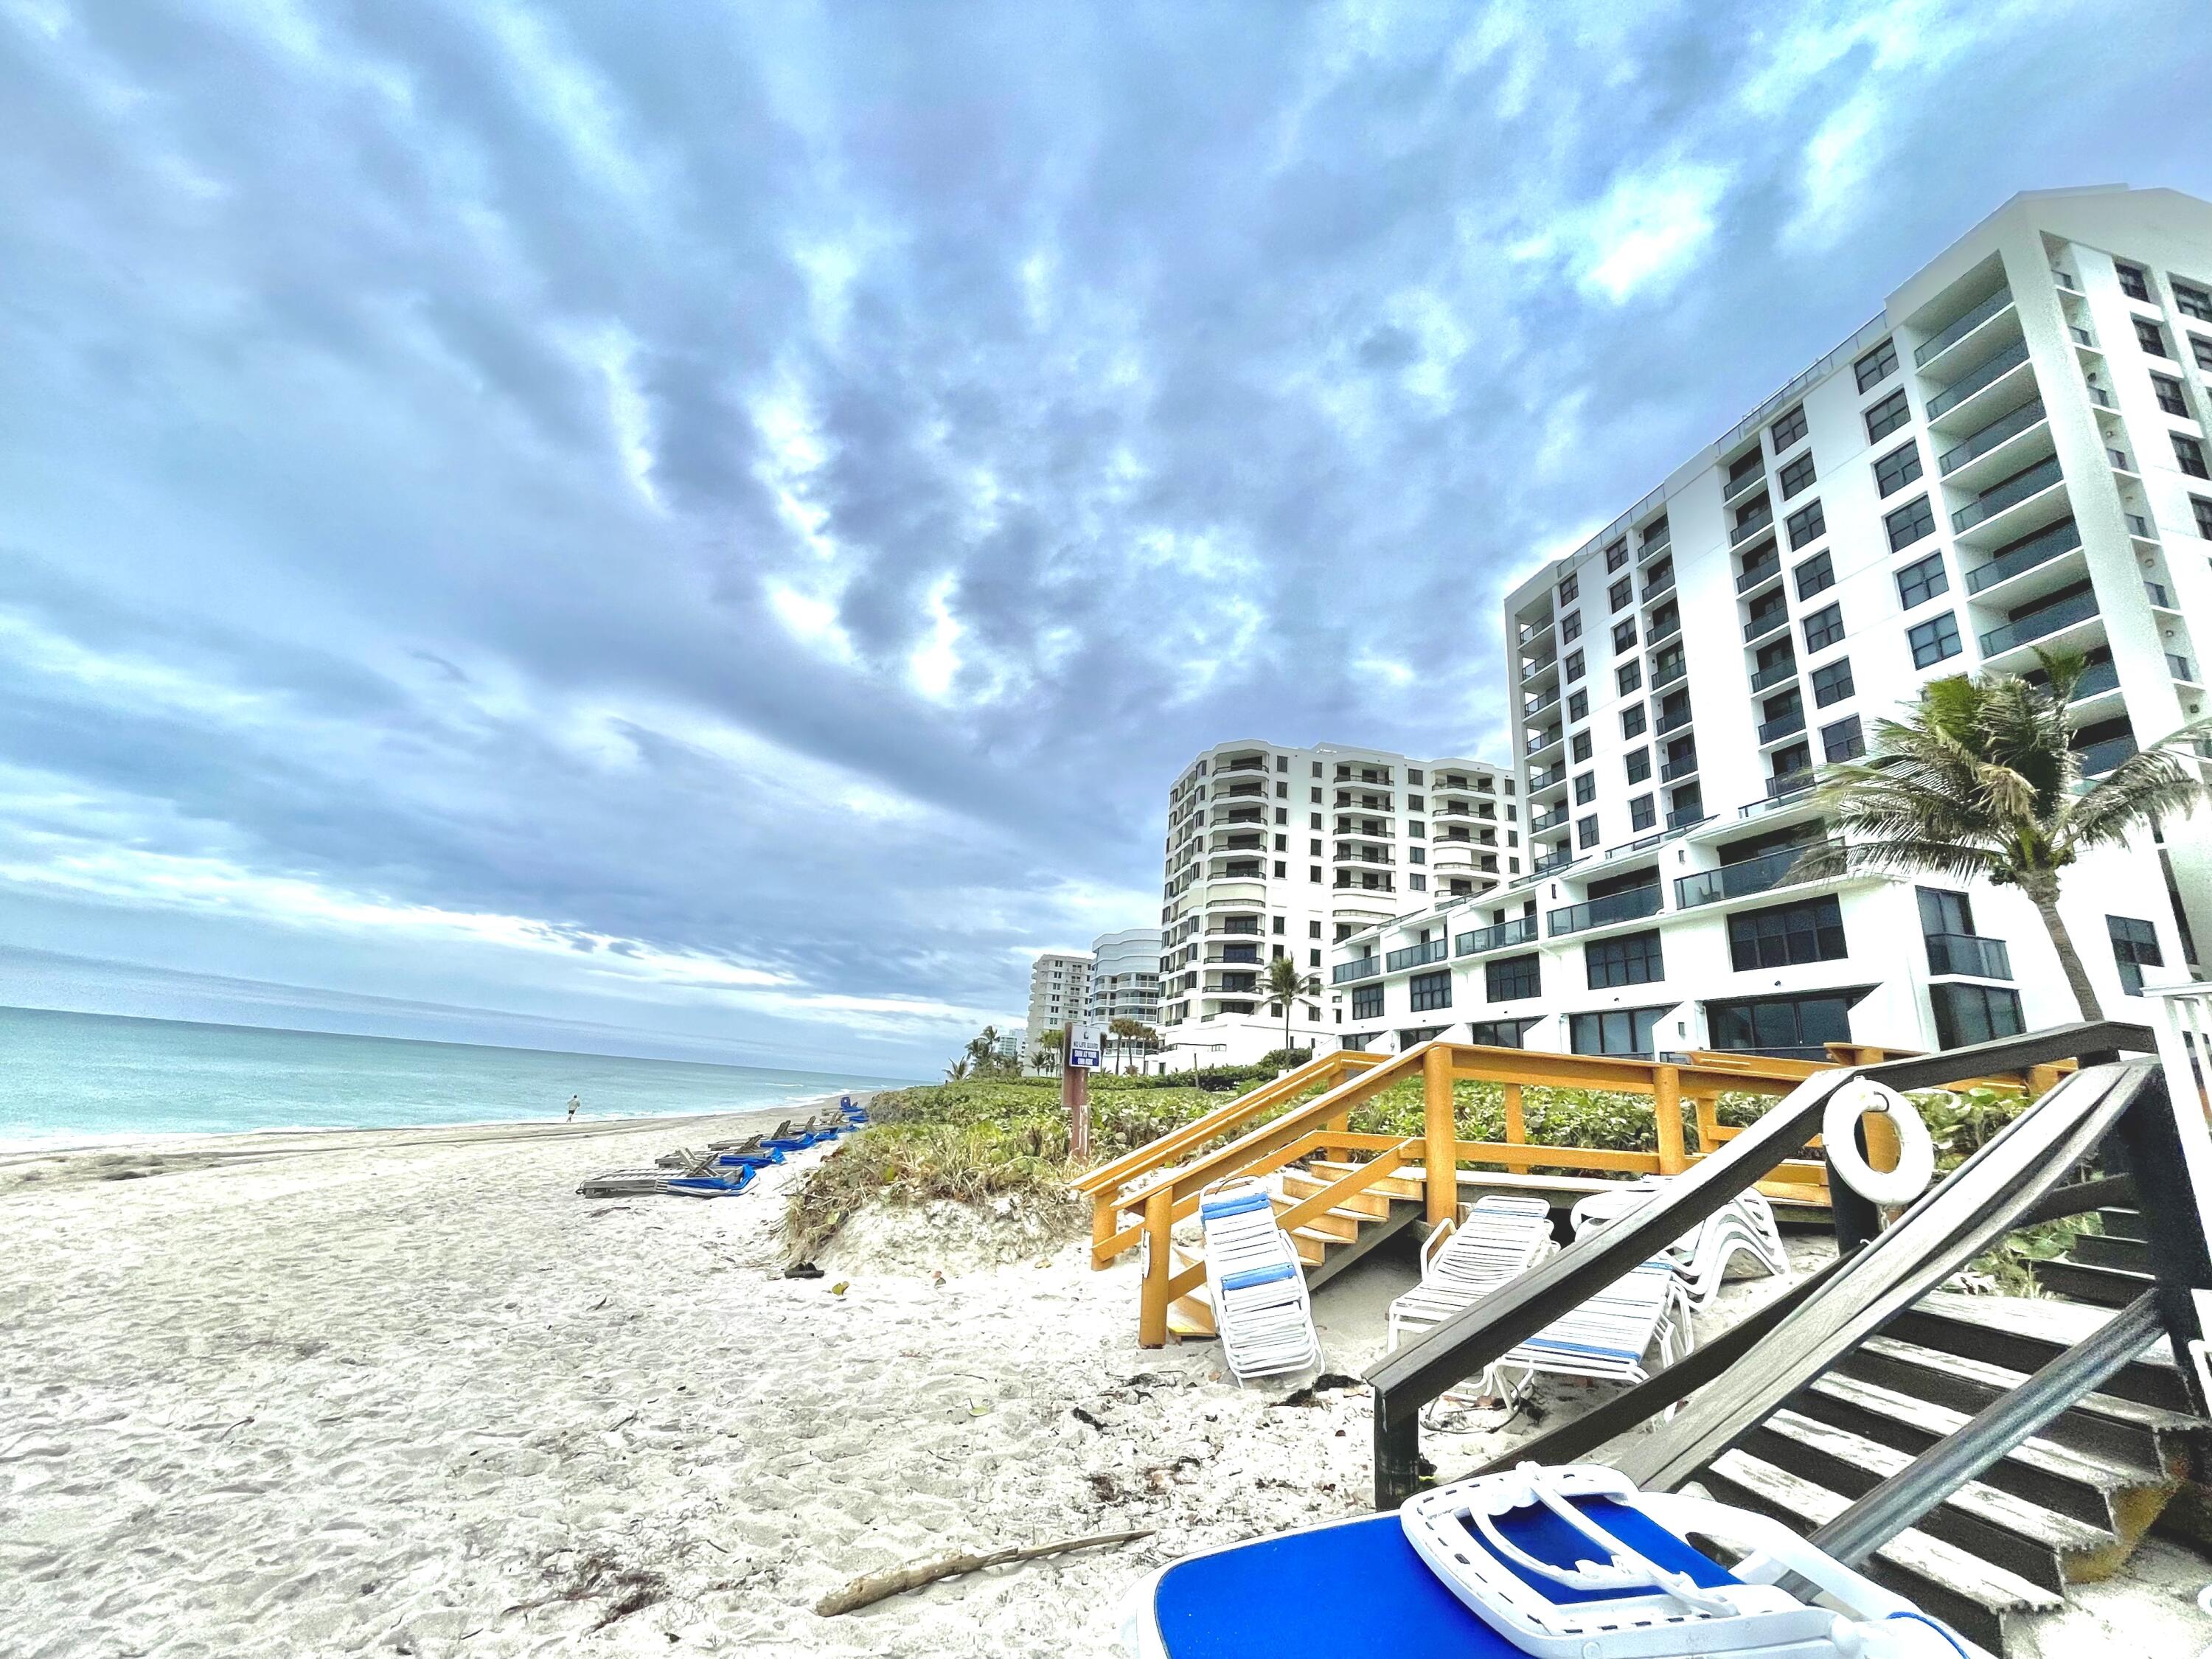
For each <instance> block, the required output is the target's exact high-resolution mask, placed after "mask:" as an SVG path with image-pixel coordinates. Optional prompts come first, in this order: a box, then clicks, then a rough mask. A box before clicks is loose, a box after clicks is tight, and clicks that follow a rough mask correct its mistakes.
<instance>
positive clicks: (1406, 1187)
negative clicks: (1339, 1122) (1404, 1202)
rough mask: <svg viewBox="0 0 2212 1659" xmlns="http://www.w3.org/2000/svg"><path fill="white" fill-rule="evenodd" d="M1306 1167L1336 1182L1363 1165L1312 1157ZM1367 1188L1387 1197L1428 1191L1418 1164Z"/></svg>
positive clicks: (1399, 1196)
mask: <svg viewBox="0 0 2212 1659" xmlns="http://www.w3.org/2000/svg"><path fill="white" fill-rule="evenodd" d="M1304 1167H1305V1168H1306V1169H1308V1170H1311V1171H1313V1172H1314V1173H1315V1174H1316V1175H1318V1176H1326V1177H1327V1178H1328V1180H1329V1181H1331V1182H1336V1181H1341V1180H1343V1179H1344V1177H1345V1176H1348V1175H1356V1174H1358V1172H1359V1170H1360V1169H1361V1168H1362V1167H1363V1166H1361V1165H1360V1164H1340V1163H1338V1162H1336V1161H1335V1160H1334V1158H1308V1159H1307V1160H1306V1161H1305V1165H1304ZM1367 1190H1368V1191H1369V1192H1370V1193H1377V1194H1382V1195H1383V1196H1384V1197H1386V1198H1419V1197H1421V1196H1422V1195H1423V1194H1425V1193H1426V1192H1427V1191H1428V1188H1427V1185H1426V1184H1425V1182H1423V1180H1422V1178H1421V1171H1420V1170H1419V1167H1418V1166H1416V1167H1414V1168H1413V1169H1409V1170H1405V1171H1404V1172H1402V1173H1401V1174H1398V1175H1387V1176H1382V1177H1381V1178H1380V1179H1378V1180H1377V1181H1376V1182H1375V1183H1374V1184H1373V1185H1371V1186H1370V1187H1369V1188H1367Z"/></svg>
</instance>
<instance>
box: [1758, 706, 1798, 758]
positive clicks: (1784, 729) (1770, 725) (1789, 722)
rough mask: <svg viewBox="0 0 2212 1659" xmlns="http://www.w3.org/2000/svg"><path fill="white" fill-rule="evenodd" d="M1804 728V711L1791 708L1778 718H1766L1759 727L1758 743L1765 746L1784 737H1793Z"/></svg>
mask: <svg viewBox="0 0 2212 1659" xmlns="http://www.w3.org/2000/svg"><path fill="white" fill-rule="evenodd" d="M1804 729H1805V711H1804V710H1803V709H1802V708H1795V709H1792V710H1791V711H1790V713H1788V714H1784V715H1782V716H1780V717H1779V718H1778V719H1775V720H1768V721H1767V722H1766V723H1765V725H1763V726H1760V727H1759V747H1760V748H1762V749H1763V748H1765V746H1766V745H1767V744H1770V743H1779V742H1781V741H1782V739H1783V738H1789V737H1795V736H1796V734H1797V733H1798V732H1802V731H1803V730H1804Z"/></svg>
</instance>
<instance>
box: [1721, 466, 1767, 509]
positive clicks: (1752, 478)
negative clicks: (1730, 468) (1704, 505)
mask: <svg viewBox="0 0 2212 1659" xmlns="http://www.w3.org/2000/svg"><path fill="white" fill-rule="evenodd" d="M1765 477H1766V468H1765V466H1764V465H1759V466H1754V467H1752V468H1749V469H1748V470H1747V471H1744V472H1743V473H1741V474H1740V475H1739V476H1737V477H1733V478H1730V479H1729V481H1728V483H1726V484H1724V485H1723V487H1722V489H1721V499H1722V500H1723V501H1734V500H1735V498H1736V497H1737V496H1739V495H1742V494H1743V493H1744V492H1745V491H1746V490H1747V489H1750V488H1751V487H1752V486H1753V484H1755V483H1760V482H1761V481H1763V480H1764V479H1765Z"/></svg>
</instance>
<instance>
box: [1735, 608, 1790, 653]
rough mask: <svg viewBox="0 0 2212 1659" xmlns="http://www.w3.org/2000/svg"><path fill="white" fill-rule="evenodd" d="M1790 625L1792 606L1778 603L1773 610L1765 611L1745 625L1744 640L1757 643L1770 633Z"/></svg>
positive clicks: (1750, 643) (1746, 642)
mask: <svg viewBox="0 0 2212 1659" xmlns="http://www.w3.org/2000/svg"><path fill="white" fill-rule="evenodd" d="M1789 626H1790V607H1789V606H1787V605H1776V606H1775V607H1774V609H1773V610H1771V611H1761V612H1759V614H1758V615H1757V616H1754V617H1753V618H1752V619H1751V620H1750V621H1749V622H1747V623H1745V624H1744V625H1743V642H1744V643H1745V644H1746V645H1756V644H1758V643H1759V641H1761V640H1763V639H1765V637H1766V636H1767V635H1769V634H1771V633H1773V632H1775V631H1776V630H1777V629H1784V628H1787V627H1789Z"/></svg>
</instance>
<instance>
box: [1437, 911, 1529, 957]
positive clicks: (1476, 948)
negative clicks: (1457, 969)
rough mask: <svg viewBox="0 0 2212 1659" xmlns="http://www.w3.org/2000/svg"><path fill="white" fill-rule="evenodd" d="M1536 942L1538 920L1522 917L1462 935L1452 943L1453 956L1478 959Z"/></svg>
mask: <svg viewBox="0 0 2212 1659" xmlns="http://www.w3.org/2000/svg"><path fill="white" fill-rule="evenodd" d="M1535 942H1536V918H1535V917H1534V916H1521V917H1518V918H1516V919H1515V920H1514V921H1502V922H1500V923H1498V926H1497V927H1478V928H1476V929H1475V930H1474V932H1473V933H1462V934H1461V935H1460V936H1459V937H1458V938H1457V939H1454V940H1453V941H1452V954H1453V955H1455V956H1462V957H1476V956H1480V955H1481V954H1482V953H1483V952H1484V951H1499V950H1503V949H1504V947H1505V946H1507V945H1533V944H1534V943H1535Z"/></svg>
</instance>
